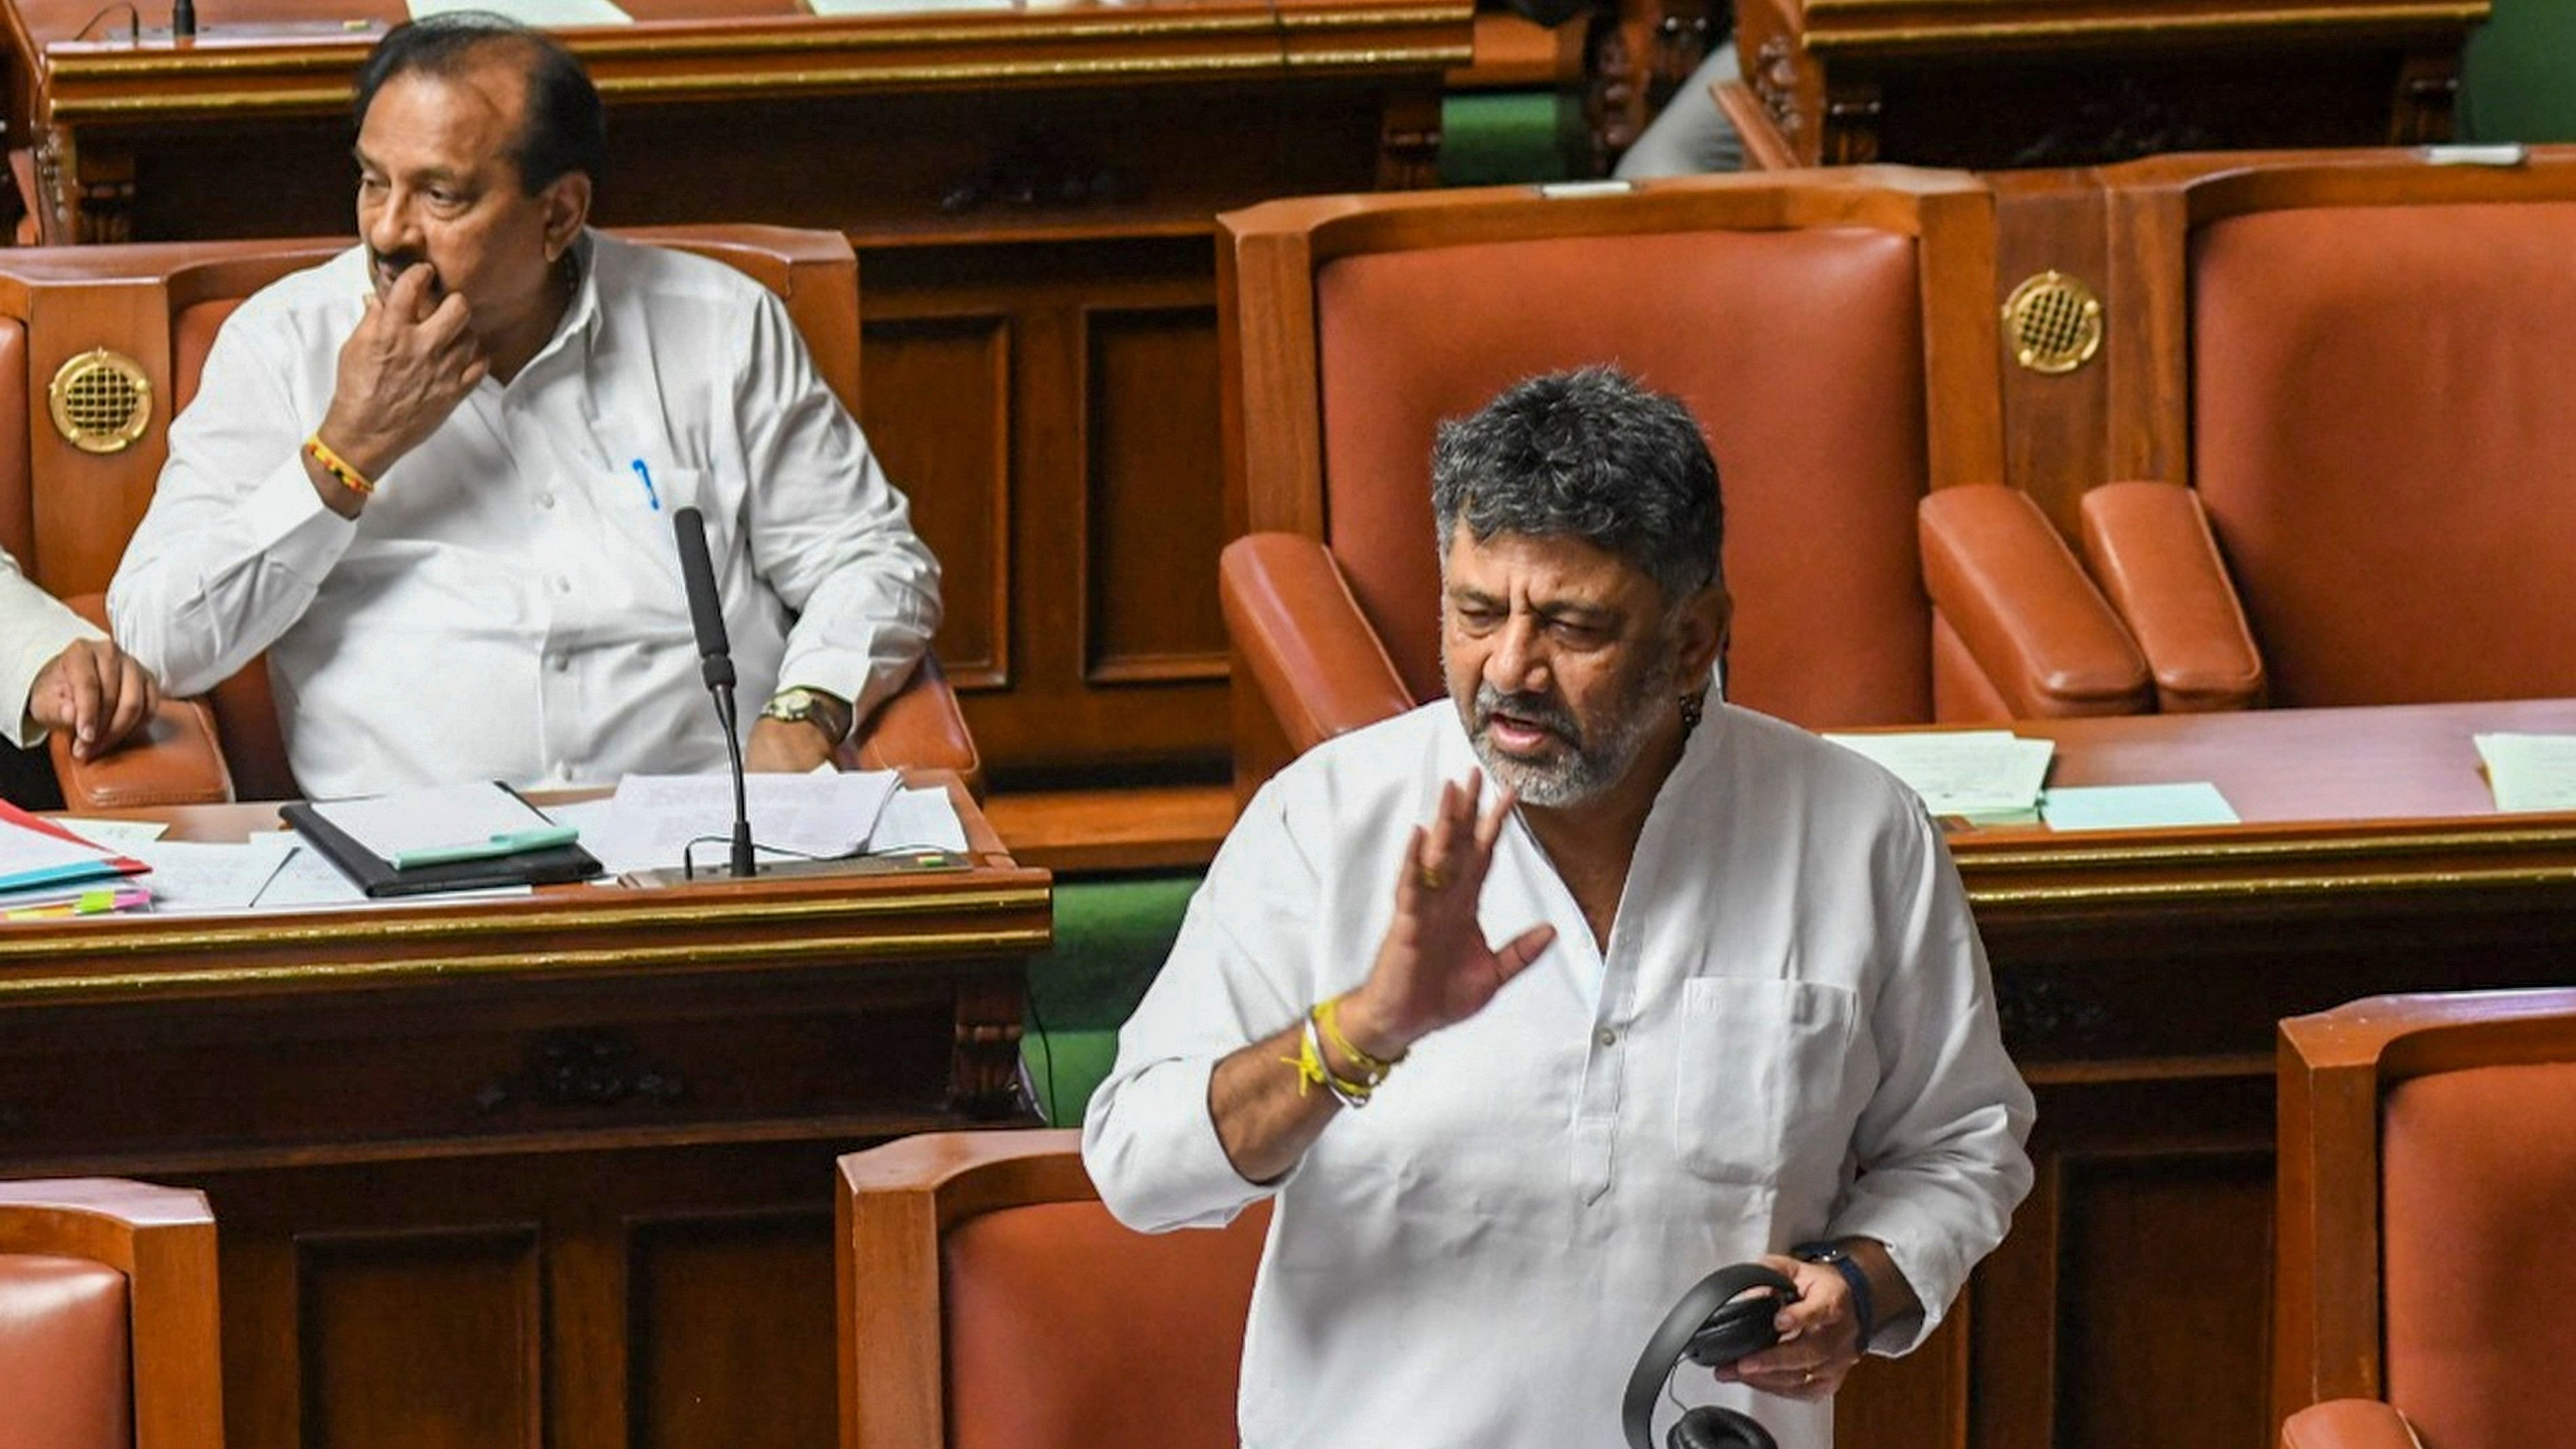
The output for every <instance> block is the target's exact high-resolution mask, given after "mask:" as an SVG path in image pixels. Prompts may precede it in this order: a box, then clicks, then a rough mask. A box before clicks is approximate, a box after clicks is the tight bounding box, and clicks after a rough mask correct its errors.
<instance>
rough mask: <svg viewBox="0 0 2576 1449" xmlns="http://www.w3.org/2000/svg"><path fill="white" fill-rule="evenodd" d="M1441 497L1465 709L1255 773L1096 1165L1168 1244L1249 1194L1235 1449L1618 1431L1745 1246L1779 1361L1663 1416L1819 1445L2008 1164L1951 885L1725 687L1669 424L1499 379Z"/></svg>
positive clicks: (1641, 404) (1589, 392)
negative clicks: (1701, 1419) (1685, 1413)
mask: <svg viewBox="0 0 2576 1449" xmlns="http://www.w3.org/2000/svg"><path fill="white" fill-rule="evenodd" d="M1433 502H1434V512H1435V514H1436V515H1437V518H1438V523H1439V528H1440V538H1441V540H1442V541H1443V542H1444V543H1445V558H1444V563H1443V568H1442V574H1443V592H1442V605H1441V627H1442V643H1443V656H1444V659H1445V661H1446V668H1447V673H1448V684H1449V694H1450V698H1449V699H1448V700H1445V701H1441V702H1438V703H1434V704H1430V705H1426V706H1424V707H1423V708H1421V709H1418V710H1415V711H1413V712H1412V713H1410V714H1406V715H1403V716H1401V717H1399V718H1397V719H1393V720H1390V721H1387V722H1386V723H1384V724H1381V725H1377V726H1374V727H1372V728H1370V729H1367V730H1363V731H1360V732H1358V733H1355V734H1352V735H1349V736H1347V737H1344V738H1342V739H1339V740H1336V741H1333V742H1332V743H1330V744H1326V745H1324V746H1321V747H1319V748H1317V749H1316V750H1314V751H1312V752H1311V753H1309V754H1307V755H1306V756H1305V757H1304V758H1302V759H1300V760H1299V761H1297V762H1296V763H1295V764H1293V765H1291V766H1290V767H1289V768H1288V769H1287V770H1285V771H1283V772H1282V773H1281V774H1280V775H1279V776H1278V777H1277V778H1275V779H1273V780H1272V781H1271V782H1270V783H1269V784H1268V785H1267V786H1265V787H1264V788H1263V789H1262V791H1261V793H1260V794H1259V795H1258V796H1256V797H1255V798H1254V800H1253V801H1252V803H1251V805H1250V806H1249V808H1248V809H1247V810H1246V811H1245V813H1244V815H1243V818H1242V819H1241V821H1239V822H1238V823H1237V825H1236V827H1235V829H1234V832H1233V834H1232V835H1231V836H1230V837H1229V838H1228V839H1227V841H1226V843H1225V847H1224V849H1223V850H1222V851H1221V852H1220V853H1219V854H1218V857H1217V860H1216V863H1215V865H1214V866H1213V867H1212V868H1211V869H1210V871H1209V873H1208V877H1207V881H1206V884H1205V886H1204V887H1203V888H1202V889H1201V890H1200V892H1199V894H1198V897H1197V899H1196V900H1195V901H1193V902H1192V904H1191V908H1190V912H1189V917H1188V920H1187V922H1186V923H1185V924H1184V926H1183V928H1182V931H1181V935H1180V939H1179V941H1178V942H1177V943H1176V944H1175V946H1174V947H1173V951H1172V956H1171V960H1170V962H1169V963H1168V964H1167V965H1166V966H1165V967H1164V969H1163V972H1162V974H1161V976H1160V977H1159V978H1158V979H1157V980H1156V981H1155V983H1154V986H1153V989H1152V990H1151V991H1150V992H1149V993H1148V994H1147V996H1146V998H1145V1000H1144V1003H1143V1004H1142V1005H1141V1006H1140V1007H1139V1008H1138V1009H1137V1012H1136V1015H1135V1017H1134V1018H1133V1019H1132V1020H1131V1021H1129V1022H1128V1024H1127V1027H1126V1029H1125V1031H1124V1032H1123V1033H1122V1035H1121V1037H1120V1040H1119V1053H1118V1062H1117V1065H1116V1067H1115V1068H1114V1070H1113V1071H1112V1072H1111V1074H1110V1076H1109V1078H1108V1080H1107V1081H1106V1082H1104V1083H1103V1084H1102V1085H1101V1088H1100V1091H1099V1093H1098V1095H1096V1096H1095V1097H1094V1098H1093V1099H1092V1102H1091V1108H1090V1113H1089V1116H1088V1119H1087V1121H1086V1123H1085V1127H1084V1138H1083V1156H1084V1161H1085V1162H1086V1164H1087V1165H1088V1166H1089V1168H1090V1171H1091V1175H1092V1178H1093V1180H1094V1181H1095V1182H1096V1183H1097V1184H1098V1185H1099V1188H1100V1192H1101V1196H1102V1198H1103V1199H1104V1200H1105V1201H1106V1202H1107V1204H1108V1205H1109V1208H1110V1210H1111V1211H1112V1212H1114V1213H1116V1214H1117V1215H1118V1216H1119V1218H1120V1219H1121V1220H1123V1221H1125V1222H1127V1223H1128V1224H1130V1225H1132V1226H1135V1227H1138V1228H1143V1229H1146V1230H1149V1231H1159V1230H1163V1229H1169V1228H1179V1227H1188V1226H1197V1225H1215V1224H1219V1223H1222V1222H1224V1221H1226V1220H1228V1219H1229V1218H1231V1217H1232V1216H1233V1215H1234V1214H1235V1213H1236V1212H1239V1211H1240V1210H1242V1209H1243V1207H1244V1206H1245V1205H1247V1204H1249V1203H1251V1202H1253V1201H1255V1200H1257V1199H1259V1198H1263V1197H1269V1196H1274V1195H1275V1197H1276V1198H1277V1206H1276V1215H1275V1217H1274V1218H1273V1220H1272V1227H1271V1232H1270V1241H1269V1246H1268V1249H1267V1252H1266V1254H1265V1256H1264V1258H1263V1261H1262V1268H1261V1277H1260V1282H1259V1286H1258V1288H1257V1289H1256V1290H1255V1293H1254V1295H1253V1303H1252V1317H1251V1324H1250V1330H1249V1335H1248V1338H1247V1340H1246V1343H1245V1348H1244V1369H1243V1386H1242V1397H1241V1403H1240V1418H1241V1427H1242V1432H1243V1439H1244V1443H1245V1444H1246V1445H1247V1446H1249V1449H1383V1446H1388V1445H1404V1446H1408V1449H1434V1446H1442V1449H1447V1446H1455V1449H1497V1446H1528V1449H1590V1446H1600V1449H1610V1446H1616V1445H1618V1444H1620V1443H1621V1434H1620V1428H1619V1398H1620V1390H1621V1389H1622V1387H1623V1386H1624V1384H1625V1381H1626V1378H1627V1374H1628V1371H1629V1368H1630V1367H1631V1365H1632V1364H1633V1363H1634V1362H1635V1360H1636V1356H1637V1354H1638V1352H1639V1350H1640V1349H1642V1348H1643V1347H1644V1345H1645V1342H1646V1339H1647V1337H1648V1336H1649V1335H1650V1334H1651V1333H1652V1332H1653V1330H1654V1328H1655V1326H1656V1324H1657V1323H1658V1322H1659V1321H1660V1320H1661V1319H1662V1317H1663V1315H1664V1314H1665V1313H1666V1312H1667V1311H1668V1310H1669V1309H1670V1308H1671V1306H1672V1304H1673V1302H1674V1301H1675V1300H1676V1299H1678V1298H1679V1297H1680V1296H1681V1294H1682V1292H1683V1291H1684V1290H1685V1289H1687V1288H1688V1287H1690V1286H1691V1284H1693V1283H1694V1282H1696V1281H1697V1280H1698V1279H1699V1278H1700V1277H1701V1276H1703V1275H1704V1274H1706V1273H1708V1272H1710V1271H1711V1270H1713V1269H1716V1268H1718V1267H1721V1266H1723V1265H1726V1264H1729V1263H1734V1262H1739V1261H1748V1260H1761V1261H1765V1262H1768V1263H1770V1264H1771V1265H1772V1266H1773V1267H1775V1268H1778V1269H1779V1270H1781V1271H1782V1272H1785V1273H1787V1274H1789V1275H1790V1276H1791V1277H1792V1279H1794V1281H1795V1282H1796V1284H1797V1286H1798V1289H1799V1293H1800V1298H1799V1301H1798V1302H1796V1303H1795V1304H1793V1305H1791V1306H1790V1307H1788V1308H1786V1309H1785V1310H1783V1312H1782V1313H1781V1315H1780V1320H1779V1321H1780V1326H1781V1328H1782V1330H1783V1332H1784V1340H1783V1342H1782V1343H1781V1344H1780V1345H1779V1346H1778V1347H1776V1348H1773V1349H1771V1350H1768V1351H1766V1352H1764V1353H1762V1354H1759V1355H1757V1356H1755V1357H1752V1358H1748V1359H1746V1360H1744V1361H1743V1362H1742V1363H1741V1364H1740V1365H1738V1368H1737V1370H1736V1371H1732V1372H1729V1371H1721V1377H1722V1378H1724V1379H1725V1380H1727V1382H1723V1383H1711V1382H1710V1381H1709V1380H1708V1378H1707V1377H1706V1376H1705V1375H1700V1376H1697V1377H1696V1378H1694V1376H1693V1375H1692V1374H1689V1373H1685V1374H1683V1375H1681V1376H1680V1383H1681V1392H1682V1397H1683V1398H1684V1399H1685V1400H1690V1401H1703V1402H1718V1403H1725V1404H1729V1405H1731V1406H1733V1407H1735V1408H1738V1409H1741V1410H1744V1411H1746V1412H1749V1413H1751V1414H1753V1415H1754V1416H1755V1417H1756V1418H1758V1419H1760V1420H1761V1421H1763V1423H1764V1424H1765V1425H1766V1426H1767V1427H1769V1428H1770V1429H1771V1431H1772V1432H1773V1433H1774V1434H1775V1435H1776V1436H1777V1437H1778V1439H1779V1442H1780V1444H1781V1445H1782V1449H1828V1446H1829V1445H1830V1444H1831V1442H1832V1423H1833V1418H1832V1407H1831V1399H1832V1395H1833V1392H1834V1390H1835V1389H1836V1388H1837V1387H1838V1386H1839V1385H1840V1383H1841V1382H1842V1379H1843V1376H1844V1375H1845V1374H1846V1373H1848V1372H1849V1371H1850V1369H1851V1367H1852V1365H1853V1364H1854V1363H1855V1362H1857V1360H1858V1358H1859V1355H1860V1354H1861V1353H1862V1352H1863V1351H1865V1350H1874V1351H1877V1352H1880V1353H1890V1354H1893V1353H1901V1352H1903V1351H1905V1350H1907V1349H1909V1348H1911V1347H1913V1346H1914V1345H1915V1344H1916V1343H1918V1342H1920V1341H1921V1340H1922V1338H1923V1336H1924V1335H1925V1334H1926V1333H1927V1332H1929V1331H1930V1329H1931V1328H1932V1326H1933V1325H1934V1324H1935V1323H1936V1322H1938V1321H1939V1318H1940V1316H1941V1313H1942V1311H1943V1309H1944V1308H1945V1307H1946V1306H1947V1305H1948V1304H1949V1303H1950V1301H1951V1300H1952V1299H1953V1297H1955V1295H1956V1294H1957V1293H1958V1291H1959V1289H1960V1287H1961V1285H1962V1284H1963V1283H1964V1282H1965V1281H1966V1278H1967V1274H1968V1270H1969V1269H1970V1267H1971V1266H1973V1265H1974V1264H1975V1263H1976V1261H1977V1260H1978V1259H1979V1258H1981V1257H1983V1256H1984V1255H1985V1254H1986V1253H1987V1252H1988V1251H1990V1250H1991V1249H1992V1248H1993V1247H1994V1246H1995V1244H1996V1243H1997V1242H1998V1241H2000V1240H2001V1238H2002V1237H2003V1233H2004V1228H2005V1225H2006V1223H2007V1221H2008V1219H2009V1217H2010V1214H2011V1212H2012V1208H2013V1206H2014V1204H2015V1203H2017V1202H2018V1201H2019V1200H2020V1199H2021V1196H2022V1194H2023V1193H2024V1192H2026V1191H2027V1190H2028V1189H2029V1186H2030V1180H2031V1170H2030V1163H2029V1159H2028V1158H2027V1157H2026V1156H2025V1155H2024V1153H2023V1150H2022V1142H2023V1139H2024V1138H2025V1137H2026V1135H2027V1134H2028V1131H2029V1127H2030V1120H2031V1099H2030V1095H2029V1092H2028V1091H2027V1089H2026V1088H2025V1087H2024V1086H2023V1085H2022V1082H2021V1079H2020V1077H2019V1075H2018V1074H2017V1073H2016V1072H2015V1071H2014V1069H2013V1066H2012V1063H2011V1062H2010V1060H2008V1059H2007V1058H2006V1056H2005V1054H2004V1050H2003V1046H2002V1042H2001V1039H2000V1036H1999V1033H1998V1030H1997V1025H1996V1020H1995V1012H1994V1002H1993V996H1992V992H1991V990H1990V987H1989V983H1988V979H1987V972H1986V962H1985V955H1984V952H1983V949H1982V948H1981V947H1980V945H1979V943H1978V940H1977V933H1976V927H1975V925H1974V924H1973V923H1972V922H1971V921H1970V920H1969V917H1968V910H1967V903H1966V901H1965V899H1964V898H1963V896H1962V893H1961V890H1960V886H1959V880H1958V876H1957V873H1956V871H1955V870H1954V869H1953V867H1952V865H1951V863H1950V858H1949V854H1948V852H1947V850H1946V849H1945V848H1944V847H1943V844H1942V841H1941V837H1940V835H1939V833H1938V831H1937V830H1936V829H1935V827H1934V826H1933V824H1932V822H1931V821H1930V820H1929V819H1928V818H1927V817H1926V816H1925V814H1924V812H1923V810H1922V807H1921V805H1920V804H1919V803H1918V802H1917V801H1916V800H1915V798H1914V797H1913V796H1912V795H1911V794H1910V793H1909V792H1908V791H1907V790H1906V788H1905V787H1904V786H1903V785H1901V784H1899V783H1898V782H1897V781H1896V780H1895V779H1894V778H1893V777H1892V776H1890V775H1888V774H1886V773H1885V772H1883V771H1882V770H1880V769H1879V768H1878V767H1877V766H1875V765H1873V764H1871V763H1869V762H1868V761H1866V760H1864V759H1862V758H1861V757H1859V756H1858V755H1855V754H1852V753H1849V752H1847V751H1843V750H1841V749H1838V748H1837V747H1835V746H1832V745H1829V744H1826V743H1824V742H1822V741H1820V740H1817V739H1816V738H1814V737H1813V736H1811V735H1808V734H1805V733H1803V732H1801V731H1799V730H1797V729H1794V728H1791V727H1790V726H1788V725H1784V724H1781V723H1779V722H1778V721H1775V720H1771V719H1768V718H1765V717H1763V716H1761V715H1758V714H1753V713H1750V712H1748V711H1744V710H1739V709H1735V708H1733V707H1731V706H1728V705H1726V704H1723V703H1716V704H1710V703H1708V702H1707V701H1706V686H1705V681H1706V680H1708V679H1709V677H1710V673H1711V669H1712V666H1713V665H1714V664H1715V663H1716V661H1717V659H1718V656H1719V655H1720V653H1721V652H1722V648H1723V643H1724V640H1725V637H1726V629H1727V621H1728V614H1729V602H1728V598H1727V594H1726V589H1725V585H1724V581H1723V579H1722V578H1721V577H1719V576H1718V573H1717V570H1716V566H1715V565H1716V560H1717V558H1718V556H1719V532H1720V521H1719V520H1720V514H1719V506H1718V496H1717V475H1716V469H1715V466H1714V464H1713V463H1712V462H1711V461H1710V459H1709V455H1708V451H1707V446H1706V444H1705V443H1704V442H1703V441H1702V439H1701V437H1700V434H1699V430H1698V427H1697V425H1696V424H1695V423H1694V422H1693V421H1692V420H1691V418H1690V415H1689V414H1688V412H1687V411H1686V410H1684V409H1683V407H1682V406H1681V404H1680V403H1678V402H1676V401H1674V400H1673V399H1670V398H1666V397H1661V396H1658V395H1655V394H1652V393H1648V392H1645V391H1643V390H1642V389H1640V388H1638V387H1637V386H1636V385H1635V384H1634V383H1632V382H1630V381H1628V380H1627V379H1625V378H1623V377H1621V376H1619V375H1618V374H1616V373H1613V372H1609V371H1606V370H1598V369H1595V370H1587V371H1584V372H1579V373H1573V374H1567V375H1562V376H1556V377H1547V378H1540V379H1536V380H1533V381H1531V382H1527V383H1524V384H1522V385H1520V386H1519V387H1516V388H1514V389H1512V390H1511V391H1509V392H1507V393H1505V394H1504V395H1503V396H1502V397H1500V398H1498V399H1496V400H1495V402H1494V403H1493V404H1491V405H1490V406H1489V407H1487V408H1486V409H1485V411H1483V412H1482V413H1480V414H1478V415H1477V416H1476V417H1474V418H1471V419H1468V420H1466V421H1464V422H1460V423H1452V424H1447V425H1444V426H1443V428H1442V430H1441V434H1440V440H1439V444H1438V447H1437V449H1436V453H1435V457H1434V461H1433ZM1488 799H1489V800H1490V801H1491V808H1490V809H1484V810H1480V809H1479V803H1480V800H1488ZM1793 1250H1796V1253H1795V1256H1792V1253H1793ZM1864 1321H1866V1322H1867V1325H1868V1326H1867V1329H1866V1331H1867V1333H1868V1335H1869V1336H1868V1341H1867V1342H1866V1343H1864V1342H1863V1341H1862V1336H1863V1332H1864V1327H1863V1325H1864ZM1669 1417H1670V1415H1669V1414H1667V1415H1666V1416H1665V1418H1667V1419H1668V1418H1669Z"/></svg>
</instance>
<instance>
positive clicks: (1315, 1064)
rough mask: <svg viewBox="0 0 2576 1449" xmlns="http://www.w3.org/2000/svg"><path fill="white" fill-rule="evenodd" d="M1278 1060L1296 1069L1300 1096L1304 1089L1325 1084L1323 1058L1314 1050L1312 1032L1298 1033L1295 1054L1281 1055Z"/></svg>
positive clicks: (1303, 1093) (1304, 1092) (1304, 1091)
mask: <svg viewBox="0 0 2576 1449" xmlns="http://www.w3.org/2000/svg"><path fill="white" fill-rule="evenodd" d="M1279 1060H1280V1061H1282V1062H1284V1063H1286V1064H1287V1065H1289V1066H1292V1067H1295V1068H1296V1069H1297V1095H1298V1096H1300V1097H1302V1096H1304V1095H1306V1089H1307V1088H1309V1087H1322V1086H1325V1081H1324V1058H1323V1056H1322V1055H1321V1054H1320V1053H1318V1052H1317V1051H1316V1050H1315V1034H1314V1033H1313V1032H1311V1031H1309V1032H1301V1033H1299V1034H1298V1037H1297V1055H1295V1056H1293V1057H1281V1058H1280V1059H1279Z"/></svg>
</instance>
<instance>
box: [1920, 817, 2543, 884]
mask: <svg viewBox="0 0 2576 1449" xmlns="http://www.w3.org/2000/svg"><path fill="white" fill-rule="evenodd" d="M1950 847H1951V854H1952V855H1953V857H1955V858H1956V859H1957V861H1958V863H1959V869H1960V871H1961V872H1962V873H1963V874H1971V875H1973V874H1976V873H1978V872H1981V871H1989V870H1993V871H2014V870H2071V869H2076V868H2080V867H2091V866H2097V865H2206V864H2212V863H2217V862H2225V861H2248V860H2261V861H2272V860H2296V859H2300V858H2303V857H2315V858H2320V859H2338V858H2345V857H2350V856H2356V855H2390V856H2404V855H2434V854H2440V853H2444V852H2450V851H2460V850H2486V851H2496V850H2507V851H2525V850H2565V851H2569V852H2571V853H2576V827H2569V826H2557V827H2541V828H2530V829H2507V830H2459V829H2454V828H2449V827H2444V828H2439V829H2434V830H2429V831H2425V832H2421V833H2416V834H2385V835H2336V836H2298V837H2294V838H2291V839H2286V840H2209V841H2173V842H2166V843H2160V844H2153V845H2108V846H2104V847H2102V848H2100V849H2093V850H2085V849H2074V848H2060V849H1997V850H1993V851H1980V850H1978V849H1977V848H1976V845H1975V843H1974V841H1973V840H1953V841H1952V842H1951V843H1950Z"/></svg>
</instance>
